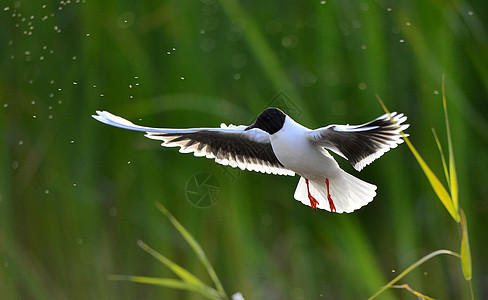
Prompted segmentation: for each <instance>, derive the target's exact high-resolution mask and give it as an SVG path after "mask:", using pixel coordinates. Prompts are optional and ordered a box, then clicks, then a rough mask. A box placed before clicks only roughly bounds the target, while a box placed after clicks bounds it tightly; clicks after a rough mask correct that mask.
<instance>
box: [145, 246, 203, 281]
mask: <svg viewBox="0 0 488 300" xmlns="http://www.w3.org/2000/svg"><path fill="white" fill-rule="evenodd" d="M137 245H139V247H141V248H142V249H143V250H144V251H146V252H147V253H149V254H151V255H152V256H153V257H155V258H156V259H157V260H159V261H160V262H162V263H163V264H165V265H166V266H167V267H168V268H169V269H170V270H171V271H173V273H175V274H176V275H178V277H180V278H181V279H182V280H183V281H186V282H189V283H193V284H196V285H204V283H203V282H202V281H200V279H198V278H197V277H195V275H193V274H192V273H190V272H188V271H187V270H185V269H184V268H183V267H181V266H179V265H177V264H175V263H174V262H173V261H171V260H170V259H169V258H167V257H166V256H164V255H162V254H160V253H159V252H157V251H156V250H154V249H152V248H151V247H149V246H148V245H146V244H145V243H144V242H143V241H141V240H139V241H137Z"/></svg>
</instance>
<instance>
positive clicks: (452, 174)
mask: <svg viewBox="0 0 488 300" xmlns="http://www.w3.org/2000/svg"><path fill="white" fill-rule="evenodd" d="M442 103H443V106H444V118H445V119H446V130H447V144H448V147H449V183H450V188H451V197H452V204H453V206H454V210H455V211H456V213H457V214H459V186H458V181H457V174H456V164H455V162H454V151H453V148H452V138H451V129H450V126H449V116H448V114H447V100H446V84H445V76H444V75H442ZM458 222H459V220H458Z"/></svg>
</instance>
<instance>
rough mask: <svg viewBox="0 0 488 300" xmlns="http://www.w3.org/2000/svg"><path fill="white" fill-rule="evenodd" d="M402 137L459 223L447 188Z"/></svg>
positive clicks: (379, 99) (384, 107) (403, 135)
mask: <svg viewBox="0 0 488 300" xmlns="http://www.w3.org/2000/svg"><path fill="white" fill-rule="evenodd" d="M376 97H377V98H378V101H379V102H380V104H381V106H382V107H383V110H384V111H385V112H386V113H387V114H388V115H389V114H390V112H389V111H388V108H386V106H385V104H384V103H383V101H382V100H381V98H380V97H379V96H378V95H376ZM390 119H391V120H392V122H395V121H394V120H393V118H391V117H390ZM400 134H401V135H402V137H403V139H404V140H405V143H406V144H407V146H408V148H410V151H411V152H412V154H413V156H414V157H415V159H417V162H418V164H419V165H420V167H421V168H422V171H424V174H425V176H427V179H428V180H429V182H430V185H431V186H432V188H433V189H434V192H435V193H436V195H437V197H438V198H439V200H441V202H442V204H444V207H445V208H446V209H447V211H448V212H449V214H450V215H451V216H452V218H453V219H454V220H455V221H456V222H459V214H458V212H457V210H456V209H454V206H453V204H452V200H451V196H450V195H449V193H448V192H447V190H446V188H445V187H444V186H443V185H442V183H441V182H440V181H439V179H438V178H437V176H435V174H434V172H432V170H431V169H430V167H429V166H428V165H427V163H426V162H425V161H424V159H423V158H422V156H420V154H419V152H418V151H417V149H415V147H414V146H413V144H412V143H411V142H410V140H409V139H408V138H407V136H406V135H405V134H404V133H403V131H401V132H400Z"/></svg>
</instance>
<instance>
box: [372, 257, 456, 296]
mask: <svg viewBox="0 0 488 300" xmlns="http://www.w3.org/2000/svg"><path fill="white" fill-rule="evenodd" d="M441 254H448V255H452V256H456V257H459V254H458V253H456V252H453V251H451V250H446V249H441V250H437V251H434V252H432V253H429V254H427V255H426V256H424V257H422V258H421V259H419V260H417V261H416V262H414V263H413V264H412V265H411V266H410V267H408V268H407V269H406V270H405V271H403V272H402V273H400V274H399V275H398V276H397V277H395V278H393V279H392V280H391V281H390V282H388V283H387V284H385V285H384V286H382V287H381V288H380V289H379V290H378V291H377V292H376V293H374V295H373V296H371V297H369V298H368V300H372V299H374V298H376V297H378V296H379V295H380V294H381V293H383V292H384V291H385V290H386V289H388V288H390V287H392V286H393V285H394V284H395V283H396V282H397V281H398V280H400V279H402V278H403V277H405V276H406V275H407V274H408V273H410V272H411V271H413V270H415V269H416V268H417V267H419V266H420V265H422V264H423V263H424V262H426V261H428V260H429V259H431V258H433V257H436V256H438V255H441Z"/></svg>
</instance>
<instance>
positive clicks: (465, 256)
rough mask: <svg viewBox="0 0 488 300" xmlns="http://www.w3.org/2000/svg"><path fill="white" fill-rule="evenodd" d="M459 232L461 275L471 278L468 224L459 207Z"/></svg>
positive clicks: (467, 278)
mask: <svg viewBox="0 0 488 300" xmlns="http://www.w3.org/2000/svg"><path fill="white" fill-rule="evenodd" d="M461 230H462V231H461V232H462V234H463V236H462V239H461V262H462V266H463V275H464V278H465V279H466V280H471V277H472V266H471V250H470V248H469V237H468V224H467V222H466V216H465V215H464V211H463V210H462V209H461Z"/></svg>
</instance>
